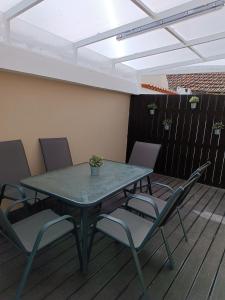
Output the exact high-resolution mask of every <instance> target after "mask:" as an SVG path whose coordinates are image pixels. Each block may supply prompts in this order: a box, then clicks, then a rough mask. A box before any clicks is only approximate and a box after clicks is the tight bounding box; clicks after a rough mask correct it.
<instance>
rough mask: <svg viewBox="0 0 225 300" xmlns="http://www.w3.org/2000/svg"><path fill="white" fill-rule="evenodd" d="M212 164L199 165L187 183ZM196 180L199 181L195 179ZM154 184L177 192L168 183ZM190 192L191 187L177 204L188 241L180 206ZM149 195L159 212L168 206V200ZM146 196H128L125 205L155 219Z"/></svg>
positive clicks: (200, 174)
mask: <svg viewBox="0 0 225 300" xmlns="http://www.w3.org/2000/svg"><path fill="white" fill-rule="evenodd" d="M210 165H211V162H210V161H207V162H206V163H205V164H203V165H202V166H200V167H198V168H197V169H196V170H195V171H194V172H193V173H192V174H191V175H190V177H189V178H188V180H187V181H186V183H188V182H189V181H191V180H192V179H193V178H195V177H196V175H198V179H199V178H200V177H201V176H202V175H203V174H204V172H205V171H206V170H207V168H208V167H209V166H210ZM195 182H197V181H195ZM152 185H159V186H161V187H163V188H166V189H168V190H169V191H170V193H173V192H175V189H173V188H172V187H170V186H169V185H166V184H163V183H160V182H152ZM189 192H190V188H188V189H186V191H185V193H183V194H182V197H180V200H179V202H177V206H176V211H177V214H178V217H179V221H180V224H181V227H182V230H183V233H184V237H185V240H186V241H188V237H187V233H186V231H185V228H184V224H183V221H182V217H181V212H180V206H181V204H182V203H183V201H184V200H185V198H186V197H187V195H188V193H189ZM149 197H150V198H151V199H153V201H154V202H155V203H156V205H157V207H158V210H159V212H161V211H162V210H163V209H164V207H165V206H166V204H167V201H165V200H162V199H160V198H156V197H153V196H148V198H149ZM145 198H146V197H144V196H143V195H139V196H138V197H137V198H135V197H128V198H127V201H126V203H125V207H126V208H127V209H131V210H134V211H137V212H138V213H140V214H142V215H144V216H148V217H150V218H152V219H155V218H156V214H155V210H154V208H153V207H151V206H149V205H148V203H147V202H146V201H145Z"/></svg>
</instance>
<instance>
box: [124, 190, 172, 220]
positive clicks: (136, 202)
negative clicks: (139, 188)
mask: <svg viewBox="0 0 225 300" xmlns="http://www.w3.org/2000/svg"><path fill="white" fill-rule="evenodd" d="M144 196H145V197H146V194H144ZM148 197H149V198H151V199H153V200H154V201H155V203H156V205H157V207H158V210H159V213H161V211H162V210H163V208H164V207H165V206H166V203H167V202H166V201H164V200H161V199H159V198H156V197H152V196H148ZM127 206H128V207H129V208H132V209H134V210H136V211H138V212H141V213H144V214H145V215H147V216H149V217H152V218H154V219H155V218H156V214H155V210H154V208H153V206H152V205H150V204H149V203H147V202H145V201H143V200H140V199H137V198H132V199H130V200H129V202H128V204H127Z"/></svg>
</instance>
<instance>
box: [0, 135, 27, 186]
mask: <svg viewBox="0 0 225 300" xmlns="http://www.w3.org/2000/svg"><path fill="white" fill-rule="evenodd" d="M0 170H1V172H0V184H3V183H14V184H18V183H20V181H21V180H22V179H24V178H26V177H29V176H31V173H30V169H29V165H28V162H27V158H26V154H25V151H24V147H23V144H22V142H21V140H15V141H6V142H0Z"/></svg>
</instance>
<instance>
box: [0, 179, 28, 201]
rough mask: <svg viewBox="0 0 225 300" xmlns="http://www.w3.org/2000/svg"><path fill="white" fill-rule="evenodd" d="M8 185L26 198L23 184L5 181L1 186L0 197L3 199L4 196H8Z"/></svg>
mask: <svg viewBox="0 0 225 300" xmlns="http://www.w3.org/2000/svg"><path fill="white" fill-rule="evenodd" d="M8 187H10V188H13V189H15V190H17V191H18V192H19V194H20V197H21V198H26V194H25V192H24V189H23V187H22V186H19V185H17V184H10V183H5V184H3V185H2V187H1V194H0V199H3V198H4V197H7V196H5V191H6V189H7V188H8ZM7 198H9V197H7Z"/></svg>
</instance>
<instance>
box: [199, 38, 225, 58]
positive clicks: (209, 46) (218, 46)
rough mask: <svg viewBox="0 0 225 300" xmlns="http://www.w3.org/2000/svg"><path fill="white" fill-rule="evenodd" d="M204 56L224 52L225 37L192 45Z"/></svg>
mask: <svg viewBox="0 0 225 300" xmlns="http://www.w3.org/2000/svg"><path fill="white" fill-rule="evenodd" d="M194 48H195V49H196V50H197V51H199V52H200V54H202V56H204V57H209V56H212V55H219V54H223V53H225V50H224V49H225V39H222V40H218V41H214V42H210V43H205V44H202V45H198V46H195V47H194Z"/></svg>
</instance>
